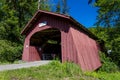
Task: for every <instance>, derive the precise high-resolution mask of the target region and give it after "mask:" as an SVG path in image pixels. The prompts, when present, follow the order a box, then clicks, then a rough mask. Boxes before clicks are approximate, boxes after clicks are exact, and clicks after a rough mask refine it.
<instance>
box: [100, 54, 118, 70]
mask: <svg viewBox="0 0 120 80" xmlns="http://www.w3.org/2000/svg"><path fill="white" fill-rule="evenodd" d="M100 59H101V62H102V67H101V68H100V69H99V70H100V71H105V72H117V71H119V67H118V66H117V65H116V64H115V63H114V62H113V61H112V60H111V59H110V58H109V57H106V56H105V53H103V52H100Z"/></svg>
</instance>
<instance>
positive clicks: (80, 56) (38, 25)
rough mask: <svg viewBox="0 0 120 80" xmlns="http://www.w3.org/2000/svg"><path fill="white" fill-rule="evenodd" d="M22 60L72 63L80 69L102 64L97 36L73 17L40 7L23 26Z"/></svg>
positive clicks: (90, 68) (89, 68)
mask: <svg viewBox="0 0 120 80" xmlns="http://www.w3.org/2000/svg"><path fill="white" fill-rule="evenodd" d="M21 34H22V35H25V42H24V49H23V55H22V60H23V61H38V60H52V59H54V58H56V57H57V58H59V59H60V60H61V61H62V62H65V61H69V62H74V63H76V64H78V65H80V67H81V68H82V70H96V69H98V68H99V67H100V66H101V62H100V59H99V55H98V51H99V43H98V42H97V40H98V38H97V37H96V36H94V35H93V34H92V33H91V32H90V31H89V30H88V29H86V28H84V27H83V26H82V25H81V24H79V23H78V22H77V21H75V20H74V19H73V18H72V17H70V16H67V15H62V14H57V13H53V12H47V11H42V10H39V11H37V12H36V13H35V15H34V16H33V18H32V19H31V20H30V21H29V22H28V24H27V25H26V27H25V28H24V29H23V31H22V33H21Z"/></svg>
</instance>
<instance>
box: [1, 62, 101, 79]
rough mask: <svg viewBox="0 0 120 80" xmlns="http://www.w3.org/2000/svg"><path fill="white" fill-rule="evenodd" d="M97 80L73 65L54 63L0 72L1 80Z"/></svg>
mask: <svg viewBox="0 0 120 80" xmlns="http://www.w3.org/2000/svg"><path fill="white" fill-rule="evenodd" d="M14 79H15V80H97V78H93V77H89V76H86V75H85V74H84V73H83V72H82V71H81V70H80V67H79V66H77V65H76V64H73V63H63V64H62V63H60V62H58V61H53V62H51V63H50V64H47V65H44V66H39V67H32V68H27V69H18V70H11V71H4V72H0V80H14ZM98 80H99V79H98Z"/></svg>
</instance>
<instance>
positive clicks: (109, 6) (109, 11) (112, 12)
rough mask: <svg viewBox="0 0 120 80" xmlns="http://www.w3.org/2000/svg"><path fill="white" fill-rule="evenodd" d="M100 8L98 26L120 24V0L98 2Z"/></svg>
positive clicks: (97, 5)
mask: <svg viewBox="0 0 120 80" xmlns="http://www.w3.org/2000/svg"><path fill="white" fill-rule="evenodd" d="M95 6H96V7H98V16H97V20H98V22H97V24H98V25H104V26H105V27H110V26H116V25H119V24H120V15H119V14H120V0H97V1H96V3H95Z"/></svg>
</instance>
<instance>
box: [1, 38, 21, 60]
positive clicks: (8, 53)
mask: <svg viewBox="0 0 120 80" xmlns="http://www.w3.org/2000/svg"><path fill="white" fill-rule="evenodd" d="M0 45H1V46H0V62H14V61H15V60H18V59H21V55H22V46H21V45H18V44H16V43H13V42H10V41H6V40H0Z"/></svg>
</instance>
